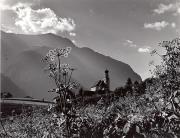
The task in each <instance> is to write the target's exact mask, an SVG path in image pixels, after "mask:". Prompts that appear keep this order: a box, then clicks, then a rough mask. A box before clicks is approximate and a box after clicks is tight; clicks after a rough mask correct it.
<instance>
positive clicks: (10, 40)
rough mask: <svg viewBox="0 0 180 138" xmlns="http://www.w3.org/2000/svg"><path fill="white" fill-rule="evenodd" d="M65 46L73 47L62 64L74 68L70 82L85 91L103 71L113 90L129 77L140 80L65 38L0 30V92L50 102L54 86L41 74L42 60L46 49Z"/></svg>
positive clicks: (118, 64)
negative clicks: (50, 90) (72, 80)
mask: <svg viewBox="0 0 180 138" xmlns="http://www.w3.org/2000/svg"><path fill="white" fill-rule="evenodd" d="M67 46H68V47H72V51H71V53H70V55H69V57H68V58H64V59H63V60H62V63H69V64H70V65H71V66H72V67H74V68H77V70H76V71H75V72H74V74H73V79H74V80H77V81H78V82H79V83H80V84H81V86H82V87H83V88H84V89H90V87H91V86H92V85H93V84H94V82H96V81H97V80H100V79H103V78H104V70H105V69H108V70H109V75H110V81H111V83H110V87H111V89H112V90H114V89H115V88H116V87H118V86H121V85H124V84H125V82H126V81H127V78H128V77H130V78H131V79H132V80H133V81H135V80H138V81H141V77H140V76H139V75H138V74H137V73H135V72H134V71H133V70H132V68H131V67H130V66H129V65H128V64H125V63H123V62H121V61H117V60H115V59H112V58H111V57H107V56H105V55H102V54H99V53H97V52H95V51H93V50H92V49H89V48H79V47H77V46H75V45H74V44H73V43H72V42H71V41H70V40H69V39H67V38H63V37H60V36H56V35H54V34H42V35H23V34H11V33H5V32H2V31H1V92H4V91H6V92H10V93H12V94H13V96H14V97H24V96H31V97H34V98H40V99H42V98H45V99H52V97H53V95H52V94H50V93H48V92H47V91H48V90H49V89H51V88H55V86H54V83H53V81H52V80H50V78H49V77H48V74H47V73H46V72H44V67H45V66H46V65H45V64H44V63H43V62H41V59H42V57H43V56H44V55H45V54H46V53H47V52H48V50H50V49H54V48H57V47H59V48H63V47H67Z"/></svg>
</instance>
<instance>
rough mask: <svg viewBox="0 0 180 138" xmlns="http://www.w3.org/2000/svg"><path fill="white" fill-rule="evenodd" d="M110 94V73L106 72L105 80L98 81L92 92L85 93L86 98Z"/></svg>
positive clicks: (86, 91)
mask: <svg viewBox="0 0 180 138" xmlns="http://www.w3.org/2000/svg"><path fill="white" fill-rule="evenodd" d="M109 92H110V78H109V71H108V70H107V69H106V70H105V78H104V79H102V80H99V81H97V82H96V83H95V84H94V85H93V86H92V87H91V89H90V90H85V91H84V92H83V95H84V96H93V95H98V94H106V93H109Z"/></svg>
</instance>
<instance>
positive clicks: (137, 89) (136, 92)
mask: <svg viewBox="0 0 180 138" xmlns="http://www.w3.org/2000/svg"><path fill="white" fill-rule="evenodd" d="M139 88H140V84H139V82H138V81H135V82H134V84H133V93H134V94H135V95H140V91H139Z"/></svg>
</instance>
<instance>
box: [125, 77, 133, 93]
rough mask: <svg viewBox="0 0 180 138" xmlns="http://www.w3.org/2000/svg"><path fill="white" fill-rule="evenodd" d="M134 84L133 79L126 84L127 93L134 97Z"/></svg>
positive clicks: (129, 79)
mask: <svg viewBox="0 0 180 138" xmlns="http://www.w3.org/2000/svg"><path fill="white" fill-rule="evenodd" d="M132 86H133V83H132V80H131V78H128V79H127V82H126V84H125V90H126V92H127V93H130V94H131V95H133V89H132Z"/></svg>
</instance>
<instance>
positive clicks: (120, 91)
mask: <svg viewBox="0 0 180 138" xmlns="http://www.w3.org/2000/svg"><path fill="white" fill-rule="evenodd" d="M125 92H126V91H125V89H124V88H123V87H119V88H116V89H115V90H114V93H115V95H116V96H121V97H124V96H125V95H126V93H125Z"/></svg>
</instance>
